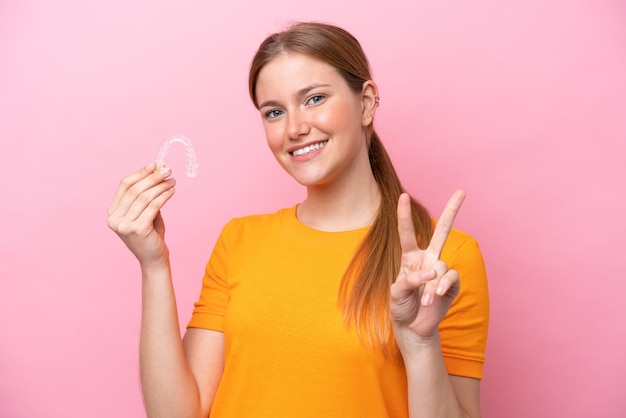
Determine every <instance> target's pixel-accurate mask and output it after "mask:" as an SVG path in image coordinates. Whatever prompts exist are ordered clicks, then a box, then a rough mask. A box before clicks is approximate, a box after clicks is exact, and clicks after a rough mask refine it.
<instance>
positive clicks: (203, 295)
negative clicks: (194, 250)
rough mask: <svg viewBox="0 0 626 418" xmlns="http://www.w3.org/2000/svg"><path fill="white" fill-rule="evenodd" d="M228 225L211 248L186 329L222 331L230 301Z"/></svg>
mask: <svg viewBox="0 0 626 418" xmlns="http://www.w3.org/2000/svg"><path fill="white" fill-rule="evenodd" d="M230 225H231V223H228V224H227V225H226V226H225V227H224V229H223V230H222V233H221V234H220V236H219V238H218V239H217V241H216V243H215V247H214V248H213V253H212V254H211V257H210V258H209V262H208V263H207V265H206V270H205V274H204V277H203V278H202V289H201V291H200V297H199V299H198V301H197V302H195V303H194V310H193V314H192V315H191V320H190V321H189V324H188V325H187V328H203V329H211V330H215V331H221V332H223V331H224V315H225V313H226V308H227V306H228V301H229V299H230V295H229V290H228V282H227V270H228V249H227V247H228V229H229V226H230Z"/></svg>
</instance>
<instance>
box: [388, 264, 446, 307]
mask: <svg viewBox="0 0 626 418" xmlns="http://www.w3.org/2000/svg"><path fill="white" fill-rule="evenodd" d="M435 277H436V276H435V272H434V270H433V269H427V270H419V271H409V270H407V269H406V268H404V267H403V268H402V269H401V271H400V275H399V277H398V278H397V279H396V281H395V282H394V283H393V284H392V285H391V299H392V300H400V299H403V298H406V297H408V296H410V295H411V294H412V293H413V292H415V291H416V290H417V289H419V288H420V286H423V285H424V284H426V283H428V282H429V281H430V280H433V279H434V278H435Z"/></svg>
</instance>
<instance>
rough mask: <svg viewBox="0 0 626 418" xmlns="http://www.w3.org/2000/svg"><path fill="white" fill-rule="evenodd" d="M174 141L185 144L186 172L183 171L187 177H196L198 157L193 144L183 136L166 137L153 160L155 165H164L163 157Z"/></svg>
mask: <svg viewBox="0 0 626 418" xmlns="http://www.w3.org/2000/svg"><path fill="white" fill-rule="evenodd" d="M174 142H180V143H181V144H183V145H184V146H185V161H186V163H187V165H186V167H187V172H186V173H185V174H186V175H187V177H196V176H197V175H198V166H199V165H198V158H197V157H196V152H195V150H194V149H193V144H192V143H191V141H190V140H189V139H187V138H185V137H183V136H174V137H172V138H170V139H167V140H165V141H164V142H163V144H161V148H159V152H157V156H156V159H155V160H154V162H155V163H156V164H157V166H163V165H165V157H166V156H167V153H168V152H169V150H170V146H171V145H172V144H173V143H174Z"/></svg>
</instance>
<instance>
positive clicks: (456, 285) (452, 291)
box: [436, 270, 461, 298]
mask: <svg viewBox="0 0 626 418" xmlns="http://www.w3.org/2000/svg"><path fill="white" fill-rule="evenodd" d="M460 289H461V280H460V279H459V273H458V272H457V271H456V270H448V272H447V273H446V274H444V275H443V276H442V277H441V279H439V283H438V284H437V291H436V294H437V296H448V297H450V298H455V297H456V295H458V294H459V290H460Z"/></svg>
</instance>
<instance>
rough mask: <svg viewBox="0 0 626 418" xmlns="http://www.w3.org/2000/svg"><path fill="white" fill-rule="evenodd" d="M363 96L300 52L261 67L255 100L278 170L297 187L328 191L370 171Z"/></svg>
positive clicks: (367, 116)
mask: <svg viewBox="0 0 626 418" xmlns="http://www.w3.org/2000/svg"><path fill="white" fill-rule="evenodd" d="M365 96H367V94H364V93H363V92H360V93H355V92H353V91H352V90H351V89H350V88H349V87H348V84H347V83H346V81H345V80H344V79H343V77H342V76H341V75H340V74H339V71H337V70H336V69H335V68H334V67H332V66H331V65H329V64H327V63H325V62H323V61H320V60H318V59H315V58H312V57H310V56H308V55H304V54H300V53H285V54H281V55H279V56H277V57H276V58H274V59H273V60H272V61H270V62H269V63H268V64H266V65H265V67H263V69H262V70H261V72H260V73H259V76H258V80H257V84H256V98H257V103H258V105H259V110H260V112H261V117H262V119H263V126H264V128H265V135H266V137H267V142H268V144H269V147H270V149H271V150H272V153H273V154H274V156H275V157H276V159H277V160H278V162H279V163H280V165H281V166H282V167H283V168H284V169H285V170H286V171H287V172H288V173H289V174H290V175H291V176H292V177H293V178H294V179H296V181H298V182H299V183H300V184H303V185H305V186H313V187H316V186H328V185H330V184H332V183H333V182H337V181H338V180H340V179H341V180H342V181H345V180H346V179H350V178H354V179H358V178H359V176H361V177H362V178H367V177H366V176H362V174H363V171H362V170H371V169H370V166H369V159H368V156H367V141H366V133H367V125H369V123H371V119H370V118H369V116H370V115H369V114H367V112H368V110H367V105H366V103H367V102H368V101H369V100H370V99H365V100H364V97H365Z"/></svg>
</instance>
